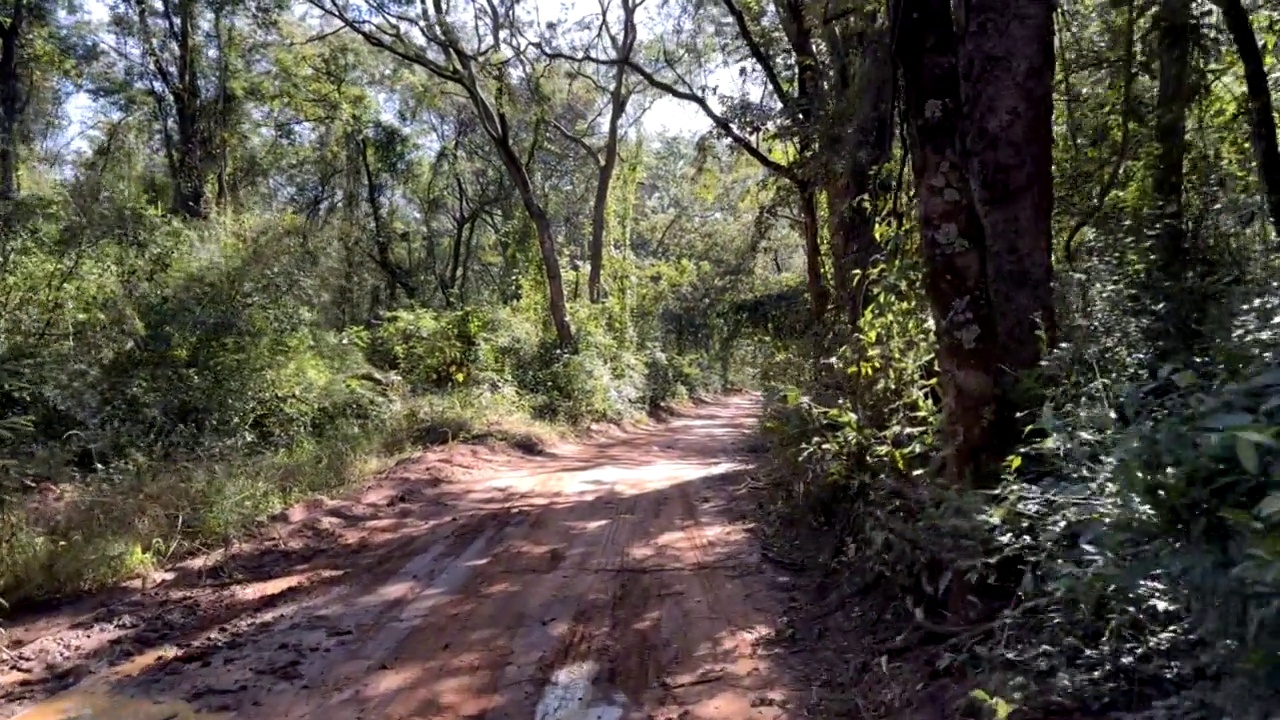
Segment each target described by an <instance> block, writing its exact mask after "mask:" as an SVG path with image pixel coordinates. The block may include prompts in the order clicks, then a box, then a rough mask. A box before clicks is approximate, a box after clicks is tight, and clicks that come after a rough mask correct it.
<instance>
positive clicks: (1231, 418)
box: [1201, 412, 1253, 430]
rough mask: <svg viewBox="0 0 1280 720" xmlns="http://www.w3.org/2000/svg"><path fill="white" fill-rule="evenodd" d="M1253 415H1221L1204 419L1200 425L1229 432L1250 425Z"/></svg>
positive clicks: (1242, 413) (1240, 413)
mask: <svg viewBox="0 0 1280 720" xmlns="http://www.w3.org/2000/svg"><path fill="white" fill-rule="evenodd" d="M1252 424H1253V415H1251V414H1250V413H1246V412H1236V413H1222V414H1220V415H1213V416H1210V417H1207V418H1205V419H1204V422H1202V423H1201V425H1202V426H1204V427H1210V428H1219V429H1222V430H1230V429H1232V428H1238V427H1241V426H1243V425H1252Z"/></svg>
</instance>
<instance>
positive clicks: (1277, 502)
mask: <svg viewBox="0 0 1280 720" xmlns="http://www.w3.org/2000/svg"><path fill="white" fill-rule="evenodd" d="M1253 512H1254V513H1256V514H1257V515H1258V517H1260V518H1262V519H1263V520H1270V519H1271V518H1273V517H1275V516H1276V515H1280V493H1271V494H1270V495H1268V496H1266V497H1265V498H1263V499H1262V502H1260V503H1258V507H1256V508H1254V509H1253Z"/></svg>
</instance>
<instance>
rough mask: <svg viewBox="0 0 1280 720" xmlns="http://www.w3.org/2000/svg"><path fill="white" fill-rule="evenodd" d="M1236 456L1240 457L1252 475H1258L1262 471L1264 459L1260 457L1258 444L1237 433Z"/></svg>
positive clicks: (1241, 462)
mask: <svg viewBox="0 0 1280 720" xmlns="http://www.w3.org/2000/svg"><path fill="white" fill-rule="evenodd" d="M1236 457H1237V458H1239V459H1240V464H1241V465H1242V466H1244V469H1245V470H1247V471H1248V472H1249V474H1250V475H1257V474H1258V473H1259V472H1261V471H1262V461H1261V460H1259V458H1258V446H1257V444H1256V443H1254V442H1253V441H1252V440H1250V439H1249V438H1247V437H1245V436H1244V435H1236Z"/></svg>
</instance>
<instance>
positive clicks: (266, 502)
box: [0, 392, 565, 608]
mask: <svg viewBox="0 0 1280 720" xmlns="http://www.w3.org/2000/svg"><path fill="white" fill-rule="evenodd" d="M564 430H565V428H563V427H562V426H557V425H554V424H551V423H547V422H545V421H539V420H536V419H534V418H532V417H530V416H529V415H528V414H527V413H525V412H522V411H521V409H519V408H513V407H511V406H510V404H508V403H503V402H501V401H500V400H494V399H492V398H484V397H480V396H477V395H475V394H468V393H462V392H459V393H452V394H441V395H436V396H426V397H417V398H411V399H407V400H405V401H403V402H402V403H399V404H397V406H396V407H394V408H392V409H390V410H389V411H388V412H387V413H386V414H385V415H384V416H383V417H381V418H379V419H378V420H377V421H375V422H370V423H367V424H362V425H359V426H352V427H348V428H346V429H345V430H343V431H342V432H338V433H334V434H329V435H326V436H325V437H323V438H318V439H302V440H299V441H297V442H295V443H293V444H291V445H290V446H288V447H285V448H281V449H279V450H276V451H274V452H270V453H261V454H256V455H248V456H243V457H235V456H229V457H224V458H216V459H215V458H196V457H192V458H189V459H186V460H181V461H178V460H170V461H154V460H153V461H146V460H141V459H137V460H135V461H133V462H131V463H127V464H123V463H122V464H120V465H118V466H116V467H113V468H111V469H110V470H104V471H101V472H99V473H97V474H95V475H93V476H92V477H88V478H84V479H81V480H78V481H64V482H61V483H59V484H57V485H52V484H45V485H43V486H41V487H38V488H36V489H34V491H33V492H31V493H30V494H26V495H24V496H17V497H14V496H11V497H10V499H9V500H8V502H7V503H6V505H5V507H4V508H3V510H0V597H4V598H5V599H6V601H7V603H8V604H9V606H11V607H12V608H21V607H22V606H24V605H28V606H29V605H30V604H31V603H34V602H38V601H42V600H48V599H54V598H59V597H66V596H69V595H75V594H80V593H85V592H92V591H95V590H99V589H102V588H105V587H108V586H111V585H114V584H117V583H119V582H121V581H124V580H127V579H129V578H132V577H136V576H138V575H140V574H144V573H146V572H149V571H152V570H155V569H157V568H159V567H162V566H164V565H165V564H167V563H171V562H173V561H176V560H178V559H181V558H183V557H185V556H189V555H191V554H193V553H200V552H205V551H208V550H211V549H215V548H217V547H220V546H222V545H224V544H226V543H228V542H230V541H233V540H235V539H237V538H239V537H241V536H242V535H244V534H245V533H248V532H251V531H252V529H253V528H254V526H255V525H257V524H258V523H260V522H261V521H262V520H263V519H265V518H267V517H269V516H270V515H272V514H274V513H276V512H278V511H279V510H281V509H284V508H286V507H288V506H290V505H292V504H294V503H296V502H298V501H300V500H303V499H305V498H307V497H310V496H314V495H317V494H327V493H332V492H337V491H342V490H345V489H347V488H349V487H352V486H353V485H355V484H357V483H358V482H360V481H362V480H364V479H367V478H368V477H370V476H372V475H374V474H376V473H378V472H379V471H381V470H383V469H385V468H387V467H389V466H390V465H391V464H392V463H393V462H394V461H395V460H396V459H398V458H400V457H403V456H404V455H405V454H407V453H410V452H413V451H415V450H417V449H420V448H422V447H424V446H427V445H433V444H439V443H444V442H473V441H494V442H503V443H509V444H511V445H513V446H515V447H518V448H521V449H524V450H538V449H540V448H542V447H544V446H545V445H546V444H547V443H548V442H550V441H551V440H552V439H554V438H555V437H557V436H559V435H560V434H561V433H563V432H564ZM55 488H56V489H55ZM41 489H49V490H50V492H48V494H42V493H41V492H40V491H41Z"/></svg>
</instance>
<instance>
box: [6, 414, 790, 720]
mask: <svg viewBox="0 0 1280 720" xmlns="http://www.w3.org/2000/svg"><path fill="white" fill-rule="evenodd" d="M756 402H757V401H756V399H755V398H754V397H752V396H748V395H739V396H734V397H730V398H726V399H722V400H719V401H717V402H715V403H712V404H709V405H704V406H700V407H696V408H694V409H692V410H689V411H687V412H685V413H682V414H681V415H679V416H678V417H676V418H674V419H672V420H671V421H670V422H667V423H661V424H656V425H653V426H648V427H645V428H640V429H631V430H627V431H618V432H608V433H604V432H602V433H601V434H600V436H599V437H596V438H593V439H591V440H590V441H588V442H584V443H581V444H577V445H564V446H558V447H555V448H552V449H551V450H550V451H549V452H548V453H546V454H544V455H541V456H532V455H521V454H519V453H517V452H515V451H512V450H506V449H498V448H483V447H457V446H455V447H452V448H443V449H437V450H434V451H432V452H429V453H426V454H424V455H422V456H420V457H418V458H415V459H414V460H412V461H410V462H407V463H405V464H402V465H401V466H399V467H397V468H395V469H394V470H393V471H392V472H391V473H389V474H388V475H387V476H386V477H384V478H381V479H379V480H378V481H376V482H374V483H372V484H370V485H369V486H368V487H367V488H365V489H364V490H363V492H361V493H359V494H358V495H355V496H353V497H352V498H349V499H346V500H341V501H327V500H317V501H314V502H311V503H308V504H307V505H306V506H303V507H299V508H295V509H293V510H291V511H289V512H288V513H285V514H283V516H282V517H280V518H278V522H277V523H275V525H274V526H273V527H272V528H270V529H268V530H267V531H266V532H264V533H262V536H261V538H259V539H257V540H254V541H253V542H251V543H248V544H246V545H245V546H244V547H241V548H239V549H237V550H235V551H233V552H231V553H229V554H227V555H226V556H224V557H213V558H199V559H196V560H193V561H190V562H187V563H185V564H184V565H182V566H181V567H179V568H177V569H176V570H174V571H173V572H171V573H169V574H168V576H167V577H166V578H164V579H163V580H162V581H161V582H160V583H159V584H158V585H156V586H155V587H153V588H151V589H149V590H146V591H141V592H137V593H134V594H132V595H130V596H126V597H123V598H117V600H116V601H115V602H113V603H106V602H103V601H98V602H97V607H93V606H82V607H80V608H73V609H70V610H68V611H66V612H64V613H62V614H60V615H58V616H57V617H52V618H43V619H39V620H33V621H29V622H27V623H25V624H21V625H19V626H17V627H11V628H10V636H9V638H8V640H7V642H6V644H7V646H8V647H9V648H10V650H11V652H12V657H11V658H9V659H6V658H5V657H4V656H3V655H0V678H2V679H3V680H4V687H3V691H2V692H3V695H0V701H2V702H3V704H0V717H11V716H13V715H14V714H16V713H18V712H21V711H23V710H26V714H23V715H22V718H23V720H52V719H54V718H69V717H73V716H77V714H76V713H75V712H70V711H69V710H68V708H72V707H73V706H84V707H87V708H90V713H89V714H83V713H81V714H79V715H78V716H79V717H83V718H90V717H91V718H95V719H96V720H104V719H105V718H116V717H119V718H120V720H125V719H126V718H127V719H128V720H148V719H149V718H153V717H154V718H155V720H160V718H177V717H189V716H190V715H189V713H190V712H191V708H194V709H195V710H198V711H199V712H201V713H204V712H227V713H232V714H233V715H234V717H236V718H242V719H245V720H258V719H263V720H267V719H270V720H287V719H292V718H312V719H328V718H333V719H334V720H338V719H341V720H351V719H352V718H371V719H373V718H377V719H381V718H387V719H394V720H407V719H410V718H413V719H421V720H427V719H432V720H435V719H441V720H462V719H464V718H466V719H468V720H508V719H509V720H588V719H589V718H590V719H593V720H629V719H631V718H646V719H648V718H653V719H655V720H667V719H670V720H675V719H676V718H679V719H680V720H702V719H705V720H712V719H715V720H749V719H753V718H769V719H770V720H777V719H778V718H785V717H790V716H793V715H794V713H793V712H792V711H789V710H788V709H787V708H788V707H790V705H791V700H790V699H789V697H788V695H787V682H786V681H785V679H784V678H783V677H781V674H780V672H779V671H778V669H777V668H776V667H775V666H774V665H773V664H772V663H771V662H770V657H769V656H768V655H767V654H766V653H764V652H763V651H762V650H760V648H759V647H758V640H759V639H761V637H762V636H763V635H764V634H766V633H768V632H769V631H770V629H771V623H772V622H773V619H774V618H775V617H776V614H777V610H778V608H777V602H778V599H777V595H778V594H777V592H775V589H774V588H773V587H771V584H772V583H773V581H774V579H775V578H773V577H772V575H774V574H776V573H773V572H771V571H768V570H766V569H764V568H763V567H762V565H761V563H760V560H759V557H758V555H757V553H756V552H755V550H754V549H753V546H752V543H751V541H750V538H749V536H748V534H747V531H746V527H745V525H744V523H743V522H742V516H743V513H742V509H741V505H742V504H743V503H746V502H748V500H747V499H746V498H745V497H742V495H743V494H744V491H743V489H742V487H741V485H742V483H743V480H744V475H743V474H742V469H743V465H742V454H741V450H740V448H739V443H740V441H741V440H742V439H743V438H744V436H745V435H746V433H747V432H748V431H749V430H750V427H751V424H752V422H753V417H754V414H755V412H756ZM56 693H61V694H56ZM107 693H110V695H108V694H107ZM50 696H53V697H54V698H55V699H56V701H57V702H58V703H61V705H60V707H61V709H58V708H57V707H54V706H53V705H49V704H47V703H46V704H37V703H38V702H39V701H41V700H46V699H47V698H49V697H50ZM123 698H138V699H139V700H138V701H136V702H131V701H129V700H126V699H123ZM160 700H163V701H169V702H171V703H182V704H170V705H164V706H159V707H157V706H154V705H151V704H150V702H151V701H160ZM185 703H190V705H189V706H188V705H186V704H185ZM148 713H150V714H148Z"/></svg>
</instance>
